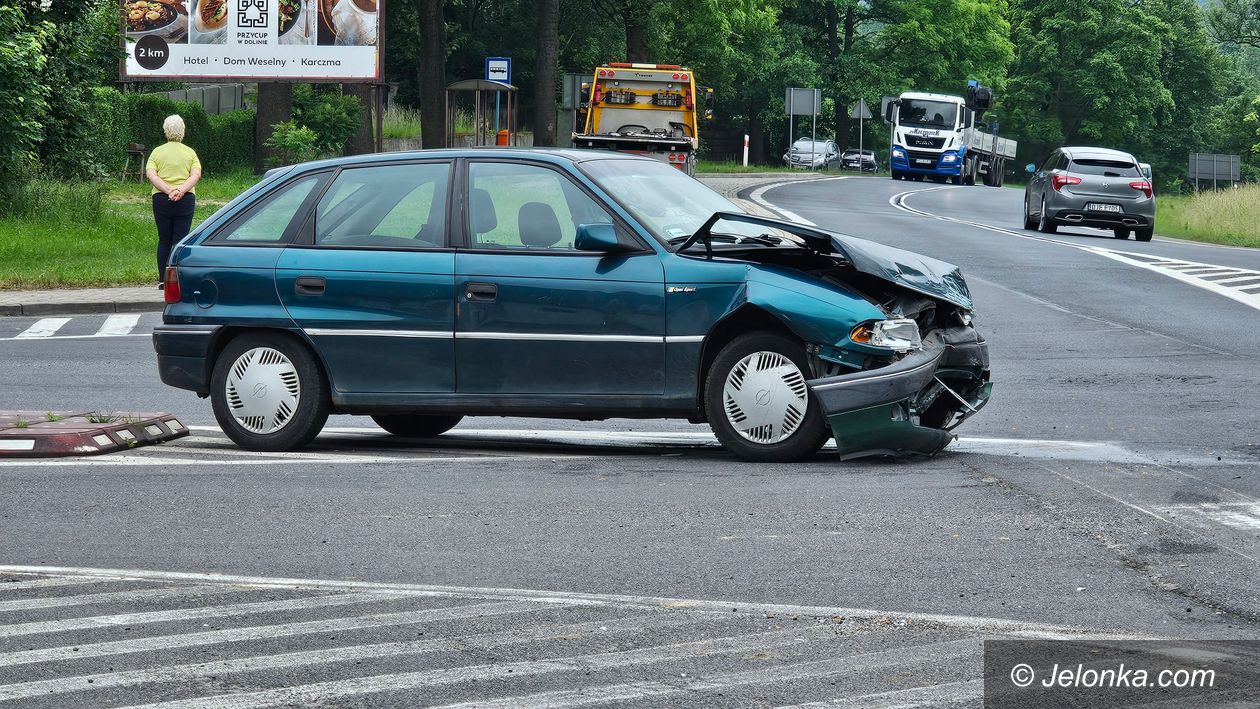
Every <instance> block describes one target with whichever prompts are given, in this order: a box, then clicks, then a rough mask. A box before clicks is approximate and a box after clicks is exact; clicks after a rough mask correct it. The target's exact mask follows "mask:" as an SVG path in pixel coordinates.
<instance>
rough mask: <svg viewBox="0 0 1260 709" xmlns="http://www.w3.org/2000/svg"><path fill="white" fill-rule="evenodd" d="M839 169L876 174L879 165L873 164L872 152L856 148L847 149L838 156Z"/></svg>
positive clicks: (873, 155)
mask: <svg viewBox="0 0 1260 709" xmlns="http://www.w3.org/2000/svg"><path fill="white" fill-rule="evenodd" d="M840 167H841V168H843V169H845V170H861V171H862V172H876V171H877V170H879V164H878V163H876V162H875V151H874V150H858V149H857V148H849V149H848V150H846V151H844V154H843V155H841V156H840Z"/></svg>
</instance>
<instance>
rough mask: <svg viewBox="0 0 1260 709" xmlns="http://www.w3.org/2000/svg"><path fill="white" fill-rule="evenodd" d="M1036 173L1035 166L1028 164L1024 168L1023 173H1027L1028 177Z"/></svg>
mask: <svg viewBox="0 0 1260 709" xmlns="http://www.w3.org/2000/svg"><path fill="white" fill-rule="evenodd" d="M1036 171H1037V166H1036V165H1034V164H1033V163H1028V164H1027V165H1025V166H1024V172H1027V173H1028V174H1030V175H1031V174H1032V173H1034V172H1036Z"/></svg>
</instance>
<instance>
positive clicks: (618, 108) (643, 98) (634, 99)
mask: <svg viewBox="0 0 1260 709" xmlns="http://www.w3.org/2000/svg"><path fill="white" fill-rule="evenodd" d="M582 88H583V89H584V94H585V96H586V101H585V102H584V105H583V106H582V107H581V108H580V109H579V111H578V119H579V122H580V123H581V124H582V126H583V129H582V131H581V132H578V133H574V134H573V145H574V146H575V147H579V148H597V149H603V150H618V151H622V152H627V153H634V154H636V155H646V156H647V157H651V158H656V159H657V160H661V161H664V162H668V163H669V164H670V165H673V166H674V167H676V168H678V169H679V170H682V171H683V172H686V173H687V174H688V175H694V174H695V172H696V151H697V150H698V149H699V147H700V126H699V121H698V120H697V118H696V116H697V99H698V96H697V91H702V92H704V94H705V106H706V108H705V110H704V113H703V116H704V120H705V122H706V123H707V122H709V121H711V120H713V109H712V106H713V89H709V88H704V87H697V86H696V78H695V75H694V74H692V72H691V70H690V69H688V68H686V67H684V66H679V65H677V64H631V63H625V62H612V63H610V64H607V65H605V66H600V67H597V68H596V69H595V73H594V75H593V76H592V77H591V83H590V84H584V85H583V87H582Z"/></svg>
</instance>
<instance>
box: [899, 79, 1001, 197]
mask: <svg viewBox="0 0 1260 709" xmlns="http://www.w3.org/2000/svg"><path fill="white" fill-rule="evenodd" d="M968 93H969V96H968V98H967V99H964V98H963V97H961V96H950V95H948V94H935V93H926V92H920V91H907V92H905V93H903V94H901V95H900V96H898V97H897V98H896V99H894V100H892V101H889V102H888V104H887V107H886V110H885V114H884V118H885V120H887V121H888V122H889V123H891V124H892V151H891V152H892V155H891V160H890V165H891V166H892V177H893V179H894V180H922V179H923V178H924V177H925V176H926V177H928V178H930V179H933V180H936V181H938V182H944V181H945V180H950V181H952V182H953V183H954V184H956V185H958V184H967V185H974V184H975V183H976V181H977V179H979V180H980V181H981V182H982V183H983V184H985V185H989V186H992V187H998V186H1001V184H1002V182H1003V179H1002V175H1003V172H1004V169H1005V165H1006V161H1007V160H1008V159H1011V158H1014V157H1015V141H1013V140H1007V139H1006V138H999V137H997V135H995V134H990V133H986V132H984V131H983V130H982V129H983V128H986V127H988V126H987V125H986V124H984V123H983V122H982V121H981V120H979V119H980V117H981V116H983V111H984V110H985V109H987V108H988V107H989V103H990V102H991V101H992V93H991V92H989V90H988V89H987V88H985V87H982V86H972V87H970V88H969V91H968Z"/></svg>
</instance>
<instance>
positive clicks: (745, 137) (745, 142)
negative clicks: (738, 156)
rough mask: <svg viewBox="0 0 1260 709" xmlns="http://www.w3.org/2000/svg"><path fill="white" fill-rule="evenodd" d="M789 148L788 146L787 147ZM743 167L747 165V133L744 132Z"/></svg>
mask: <svg viewBox="0 0 1260 709" xmlns="http://www.w3.org/2000/svg"><path fill="white" fill-rule="evenodd" d="M788 149H789V150H790V149H791V148H790V147H789V148H788ZM744 167H748V134H747V133H745V134H744Z"/></svg>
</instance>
